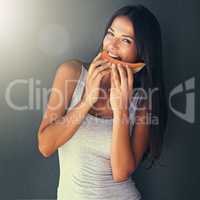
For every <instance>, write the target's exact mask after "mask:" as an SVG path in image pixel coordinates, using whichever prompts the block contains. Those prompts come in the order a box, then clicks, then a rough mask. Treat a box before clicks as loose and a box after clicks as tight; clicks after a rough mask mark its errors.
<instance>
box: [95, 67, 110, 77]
mask: <svg viewBox="0 0 200 200" xmlns="http://www.w3.org/2000/svg"><path fill="white" fill-rule="evenodd" d="M104 70H109V71H111V70H110V64H109V63H105V64H104V65H102V66H100V67H98V68H95V70H94V72H93V73H92V78H95V77H96V76H97V75H98V74H99V73H101V72H102V71H104Z"/></svg>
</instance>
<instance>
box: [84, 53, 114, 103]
mask: <svg viewBox="0 0 200 200" xmlns="http://www.w3.org/2000/svg"><path fill="white" fill-rule="evenodd" d="M100 58H101V53H99V54H98V55H97V56H96V57H95V58H94V60H93V61H92V62H91V64H90V66H89V69H88V74H87V78H86V85H85V92H84V95H83V100H84V101H85V102H86V103H87V104H88V105H89V107H92V106H93V104H94V103H96V102H97V100H98V97H99V94H100V89H101V88H100V83H101V79H102V78H103V76H104V75H106V74H108V73H110V71H111V64H110V63H109V62H108V61H107V60H102V59H100Z"/></svg>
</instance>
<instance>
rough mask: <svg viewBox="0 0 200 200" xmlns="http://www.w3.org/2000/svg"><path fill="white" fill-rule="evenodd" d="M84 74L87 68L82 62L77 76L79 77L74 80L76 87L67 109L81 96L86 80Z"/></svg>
mask: <svg viewBox="0 0 200 200" xmlns="http://www.w3.org/2000/svg"><path fill="white" fill-rule="evenodd" d="M86 74H87V69H86V68H85V67H84V64H82V65H81V74H80V76H79V79H78V80H77V81H76V82H77V83H76V87H75V89H74V93H73V95H72V99H71V102H70V105H69V107H68V109H67V108H66V109H67V110H68V111H69V110H71V109H72V107H74V106H75V105H76V104H77V103H78V102H79V101H80V100H81V97H82V93H83V90H84V86H85V80H86Z"/></svg>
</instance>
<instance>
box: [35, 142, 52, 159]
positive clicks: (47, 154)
mask: <svg viewBox="0 0 200 200" xmlns="http://www.w3.org/2000/svg"><path fill="white" fill-rule="evenodd" d="M38 149H39V152H40V153H41V154H42V156H43V157H45V158H48V157H50V156H51V153H50V151H49V150H48V148H47V147H45V146H42V145H40V144H39V145H38Z"/></svg>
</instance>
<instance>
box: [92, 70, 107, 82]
mask: <svg viewBox="0 0 200 200" xmlns="http://www.w3.org/2000/svg"><path fill="white" fill-rule="evenodd" d="M109 73H110V71H108V70H105V71H102V72H100V73H98V75H97V76H96V78H95V79H94V80H95V81H98V83H99V84H100V81H101V79H102V78H103V77H104V76H105V75H106V74H109Z"/></svg>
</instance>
